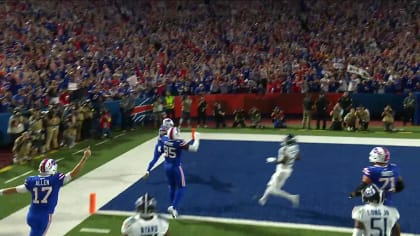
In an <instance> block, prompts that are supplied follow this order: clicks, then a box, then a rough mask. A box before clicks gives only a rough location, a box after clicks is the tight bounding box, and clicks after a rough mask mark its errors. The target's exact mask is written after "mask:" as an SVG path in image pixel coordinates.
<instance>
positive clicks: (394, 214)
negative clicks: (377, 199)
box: [352, 204, 400, 236]
mask: <svg viewBox="0 0 420 236" xmlns="http://www.w3.org/2000/svg"><path fill="white" fill-rule="evenodd" d="M352 218H353V219H354V220H357V221H359V222H361V223H363V225H364V226H365V235H369V236H383V235H391V232H392V228H393V227H394V225H395V223H397V221H398V219H399V218H400V214H399V212H398V210H397V209H396V208H394V207H389V206H385V205H383V204H366V205H363V206H356V207H354V208H353V211H352Z"/></svg>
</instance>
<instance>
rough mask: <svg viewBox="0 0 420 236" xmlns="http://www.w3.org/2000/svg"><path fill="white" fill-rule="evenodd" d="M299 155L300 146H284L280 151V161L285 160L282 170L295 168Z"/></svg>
mask: <svg viewBox="0 0 420 236" xmlns="http://www.w3.org/2000/svg"><path fill="white" fill-rule="evenodd" d="M298 155H299V145H297V144H293V145H288V146H283V147H281V148H280V149H279V152H278V160H279V161H281V160H284V163H283V167H282V168H293V165H294V164H295V161H296V158H297V157H298Z"/></svg>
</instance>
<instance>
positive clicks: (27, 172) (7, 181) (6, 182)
mask: <svg viewBox="0 0 420 236" xmlns="http://www.w3.org/2000/svg"><path fill="white" fill-rule="evenodd" d="M31 172H32V170H29V171H26V172H25V173H23V174H21V175H18V176H16V177H13V178H11V179H8V180H6V181H4V183H5V184H8V183H10V182H12V181H15V180H17V179H19V178H20V177H23V176H26V175H29V174H30V173H31Z"/></svg>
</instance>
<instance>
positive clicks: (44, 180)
mask: <svg viewBox="0 0 420 236" xmlns="http://www.w3.org/2000/svg"><path fill="white" fill-rule="evenodd" d="M64 177H65V175H64V174H63V173H57V174H54V175H47V176H41V175H37V176H29V177H27V178H26V182H25V186H26V188H27V189H28V190H29V191H30V192H31V195H32V202H31V207H30V212H31V213H48V214H52V213H54V209H55V207H56V205H57V201H58V194H59V191H60V188H61V186H63V181H64Z"/></svg>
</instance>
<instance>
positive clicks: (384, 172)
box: [381, 170, 394, 177]
mask: <svg viewBox="0 0 420 236" xmlns="http://www.w3.org/2000/svg"><path fill="white" fill-rule="evenodd" d="M381 175H382V176H387V177H390V176H394V172H393V171H391V170H388V171H382V172H381Z"/></svg>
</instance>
